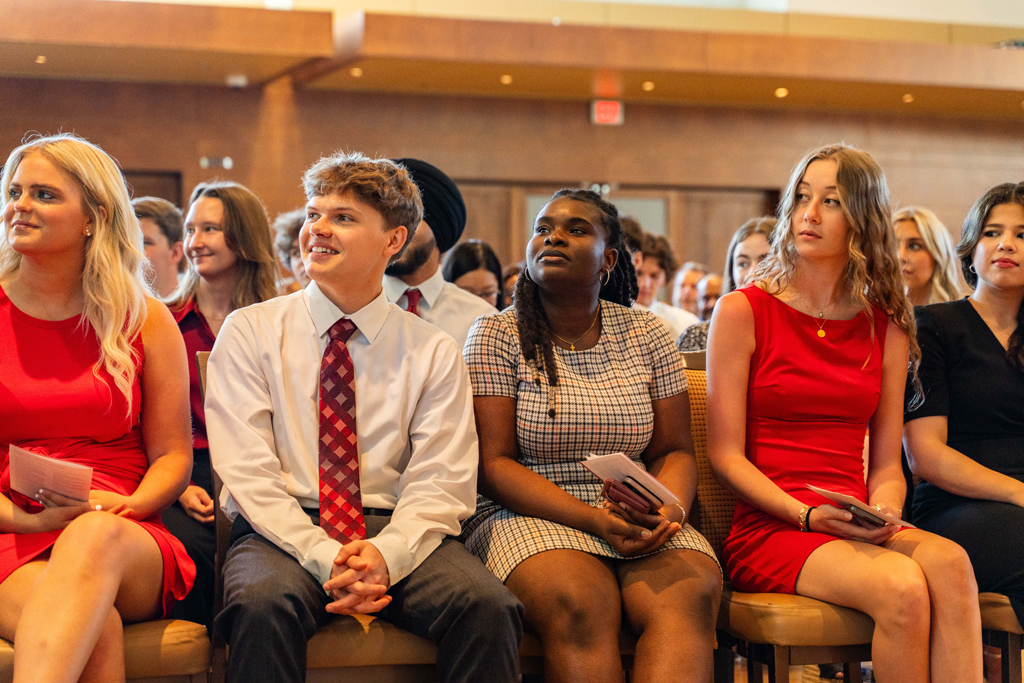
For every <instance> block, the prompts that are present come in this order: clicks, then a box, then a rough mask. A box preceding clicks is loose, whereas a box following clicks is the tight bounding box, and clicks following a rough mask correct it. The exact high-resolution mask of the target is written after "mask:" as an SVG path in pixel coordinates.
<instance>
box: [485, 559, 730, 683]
mask: <svg viewBox="0 0 1024 683" xmlns="http://www.w3.org/2000/svg"><path fill="white" fill-rule="evenodd" d="M721 577H722V575H721V572H720V571H719V569H718V565H717V564H716V563H715V562H714V560H712V559H711V558H709V557H707V556H706V555H703V554H702V553H698V552H694V551H690V550H665V551H662V552H660V553H657V554H655V555H651V556H649V557H645V558H641V559H636V560H620V561H613V560H610V559H607V558H599V557H595V556H593V555H590V554H588V553H584V552H580V551H576V550H549V551H547V552H543V553H540V554H538V555H534V556H532V557H530V558H528V559H527V560H524V561H523V562H522V563H520V564H519V566H517V567H516V568H515V569H514V570H513V572H512V574H510V575H509V577H508V579H507V580H506V582H505V585H507V586H508V587H509V589H510V590H511V591H512V593H513V594H514V595H515V596H516V597H518V598H519V600H520V601H522V603H523V606H524V607H525V608H526V618H525V624H526V627H527V628H528V629H529V630H531V631H533V632H534V633H535V634H537V635H538V637H540V639H541V641H542V642H543V643H544V679H545V680H546V681H555V682H559V683H561V682H568V681H579V682H580V683H620V682H621V681H622V663H621V660H620V659H619V627H620V624H621V622H622V614H623V612H625V615H626V618H627V619H628V620H629V623H630V625H631V626H632V627H633V628H634V630H635V631H636V632H637V634H638V635H639V640H638V642H637V649H636V655H635V657H634V669H633V676H632V680H633V681H636V682H637V683H646V682H648V681H669V680H671V681H701V682H703V681H707V680H710V678H711V673H712V668H713V664H712V651H713V648H714V634H715V620H716V618H717V614H718V601H719V597H720V593H721Z"/></svg>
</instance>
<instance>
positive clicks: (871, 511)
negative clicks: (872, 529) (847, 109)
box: [807, 484, 917, 529]
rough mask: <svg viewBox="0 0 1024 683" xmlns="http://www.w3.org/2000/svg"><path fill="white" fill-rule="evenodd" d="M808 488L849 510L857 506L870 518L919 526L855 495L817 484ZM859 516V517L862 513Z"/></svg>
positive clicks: (913, 527) (898, 524)
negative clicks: (884, 512)
mask: <svg viewBox="0 0 1024 683" xmlns="http://www.w3.org/2000/svg"><path fill="white" fill-rule="evenodd" d="M807 488H809V489H810V490H812V491H814V492H815V493H818V494H820V495H822V496H825V497H826V498H828V499H829V500H831V501H832V502H834V503H839V507H841V508H846V509H847V510H849V509H850V508H851V507H854V508H857V509H858V510H860V511H861V512H862V513H863V514H865V515H867V516H868V518H869V519H870V518H871V517H876V518H878V519H881V520H883V521H885V522H886V523H888V524H895V525H896V526H905V527H908V528H910V529H916V528H917V527H916V526H914V525H913V524H911V523H910V522H904V521H903V520H902V519H896V518H895V517H892V516H890V515H886V514H883V513H881V512H879V511H878V510H876V509H875V508H873V507H871V506H869V505H865V504H864V503H862V502H860V501H859V500H857V499H856V498H854V497H853V496H848V495H846V494H845V493H836V492H835V491H828V490H826V489H820V488H818V487H817V486H811V485H810V484H807ZM850 512H853V510H850ZM854 514H855V515H856V514H857V513H855V512H854ZM857 516H858V517H859V516H860V515H857Z"/></svg>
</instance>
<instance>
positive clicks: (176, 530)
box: [163, 182, 277, 623]
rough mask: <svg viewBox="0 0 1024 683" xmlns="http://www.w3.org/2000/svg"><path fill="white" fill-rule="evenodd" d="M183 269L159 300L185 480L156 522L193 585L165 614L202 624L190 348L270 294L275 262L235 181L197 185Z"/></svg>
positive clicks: (201, 447) (195, 373) (210, 545)
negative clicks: (175, 373)
mask: <svg viewBox="0 0 1024 683" xmlns="http://www.w3.org/2000/svg"><path fill="white" fill-rule="evenodd" d="M185 256H186V257H187V258H188V270H187V271H186V273H185V275H184V277H183V278H182V281H181V284H180V285H179V286H178V289H177V290H176V291H175V292H174V294H173V295H171V298H170V300H169V301H168V302H167V303H168V306H170V308H171V312H172V313H173V314H174V319H175V320H176V321H177V323H178V329H180V330H181V335H182V337H184V339H185V349H186V351H187V352H188V358H189V370H188V373H189V391H190V393H189V400H190V403H191V408H192V453H193V465H192V481H191V482H190V484H189V486H188V488H187V489H185V492H184V493H183V494H181V497H180V498H178V502H177V503H175V504H174V505H172V506H171V507H169V508H168V509H167V510H166V511H164V514H163V521H164V524H165V525H166V526H167V528H168V529H170V530H171V533H173V534H174V535H175V536H177V537H178V538H179V539H180V540H181V542H182V543H183V544H184V546H185V549H186V550H187V551H188V554H189V556H190V557H191V558H192V560H193V561H194V562H195V563H196V585H195V588H194V589H193V590H192V592H191V593H190V594H189V595H188V597H187V598H185V600H183V601H181V602H180V603H178V605H177V606H176V607H175V608H174V612H173V616H175V617H177V618H179V619H188V620H189V621H195V622H199V623H209V620H210V618H211V614H210V610H211V609H212V607H213V578H214V574H213V561H214V555H215V554H216V541H215V536H214V530H213V478H212V475H211V473H210V451H209V446H208V444H207V441H206V417H205V415H204V413H203V395H202V391H201V387H200V384H199V370H198V367H197V365H196V361H195V358H196V353H197V352H199V351H211V350H212V349H213V344H214V341H216V339H217V333H218V332H219V331H220V328H221V325H223V324H224V319H225V318H226V317H227V316H228V314H230V313H231V312H232V311H234V310H235V309H236V308H242V307H244V306H249V305H251V304H255V303H259V302H261V301H265V300H267V299H270V298H272V297H273V296H275V294H276V293H277V290H276V285H275V282H276V280H277V261H276V260H275V259H274V253H273V249H272V246H271V240H270V225H269V223H268V221H267V215H266V212H265V211H264V209H263V205H262V204H261V203H260V200H259V199H258V198H257V197H256V195H254V194H253V193H252V192H251V191H249V190H248V189H247V188H245V187H243V186H242V185H238V184H237V183H231V182H221V183H209V184H206V183H204V184H200V185H198V186H196V188H195V190H193V191H192V198H191V200H190V202H189V209H188V215H187V216H186V218H185Z"/></svg>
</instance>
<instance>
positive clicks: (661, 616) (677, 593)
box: [631, 558, 722, 630]
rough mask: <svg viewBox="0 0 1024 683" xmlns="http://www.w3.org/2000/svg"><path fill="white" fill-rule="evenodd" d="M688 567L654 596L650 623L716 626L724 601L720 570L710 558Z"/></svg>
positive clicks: (674, 625) (689, 627) (686, 626)
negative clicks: (720, 605)
mask: <svg viewBox="0 0 1024 683" xmlns="http://www.w3.org/2000/svg"><path fill="white" fill-rule="evenodd" d="M688 569H690V570H691V571H687V572H686V576H685V578H681V579H680V580H679V581H677V582H675V583H674V584H673V585H672V586H671V587H670V588H669V590H667V591H664V592H663V593H662V594H661V595H656V596H654V598H655V600H654V601H653V608H652V609H651V614H650V618H649V619H648V626H650V625H656V624H658V623H661V622H667V623H671V624H672V626H673V627H674V628H676V627H681V628H687V629H698V630H707V629H712V630H713V629H714V627H715V622H716V619H717V617H718V606H719V604H720V603H721V601H722V575H721V572H720V571H719V569H718V566H717V564H715V563H714V561H713V560H710V558H708V561H707V562H705V563H701V564H698V565H697V566H696V567H693V566H692V565H691V566H690V567H689V568H688ZM631 616H632V615H631Z"/></svg>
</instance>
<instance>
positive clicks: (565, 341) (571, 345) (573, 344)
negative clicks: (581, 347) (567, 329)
mask: <svg viewBox="0 0 1024 683" xmlns="http://www.w3.org/2000/svg"><path fill="white" fill-rule="evenodd" d="M599 317H601V306H598V307H597V311H596V312H595V313H594V322H592V323H590V327H588V328H587V331H586V332H584V333H583V334H581V335H580V336H578V337H576V339H574V340H573V341H569V340H568V339H562V338H561V337H559V336H558V335H557V334H555V333H554V332H552V333H551V336H552V337H554V338H555V339H557V340H558V341H560V342H562V343H563V344H568V345H569V350H570V351H575V350H576V342H578V341H579V340H580V339H583V338H584V337H586V336H587V335H588V334H589V333H590V331H591V330H592V329H594V325H596V324H597V319H598V318H599Z"/></svg>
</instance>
